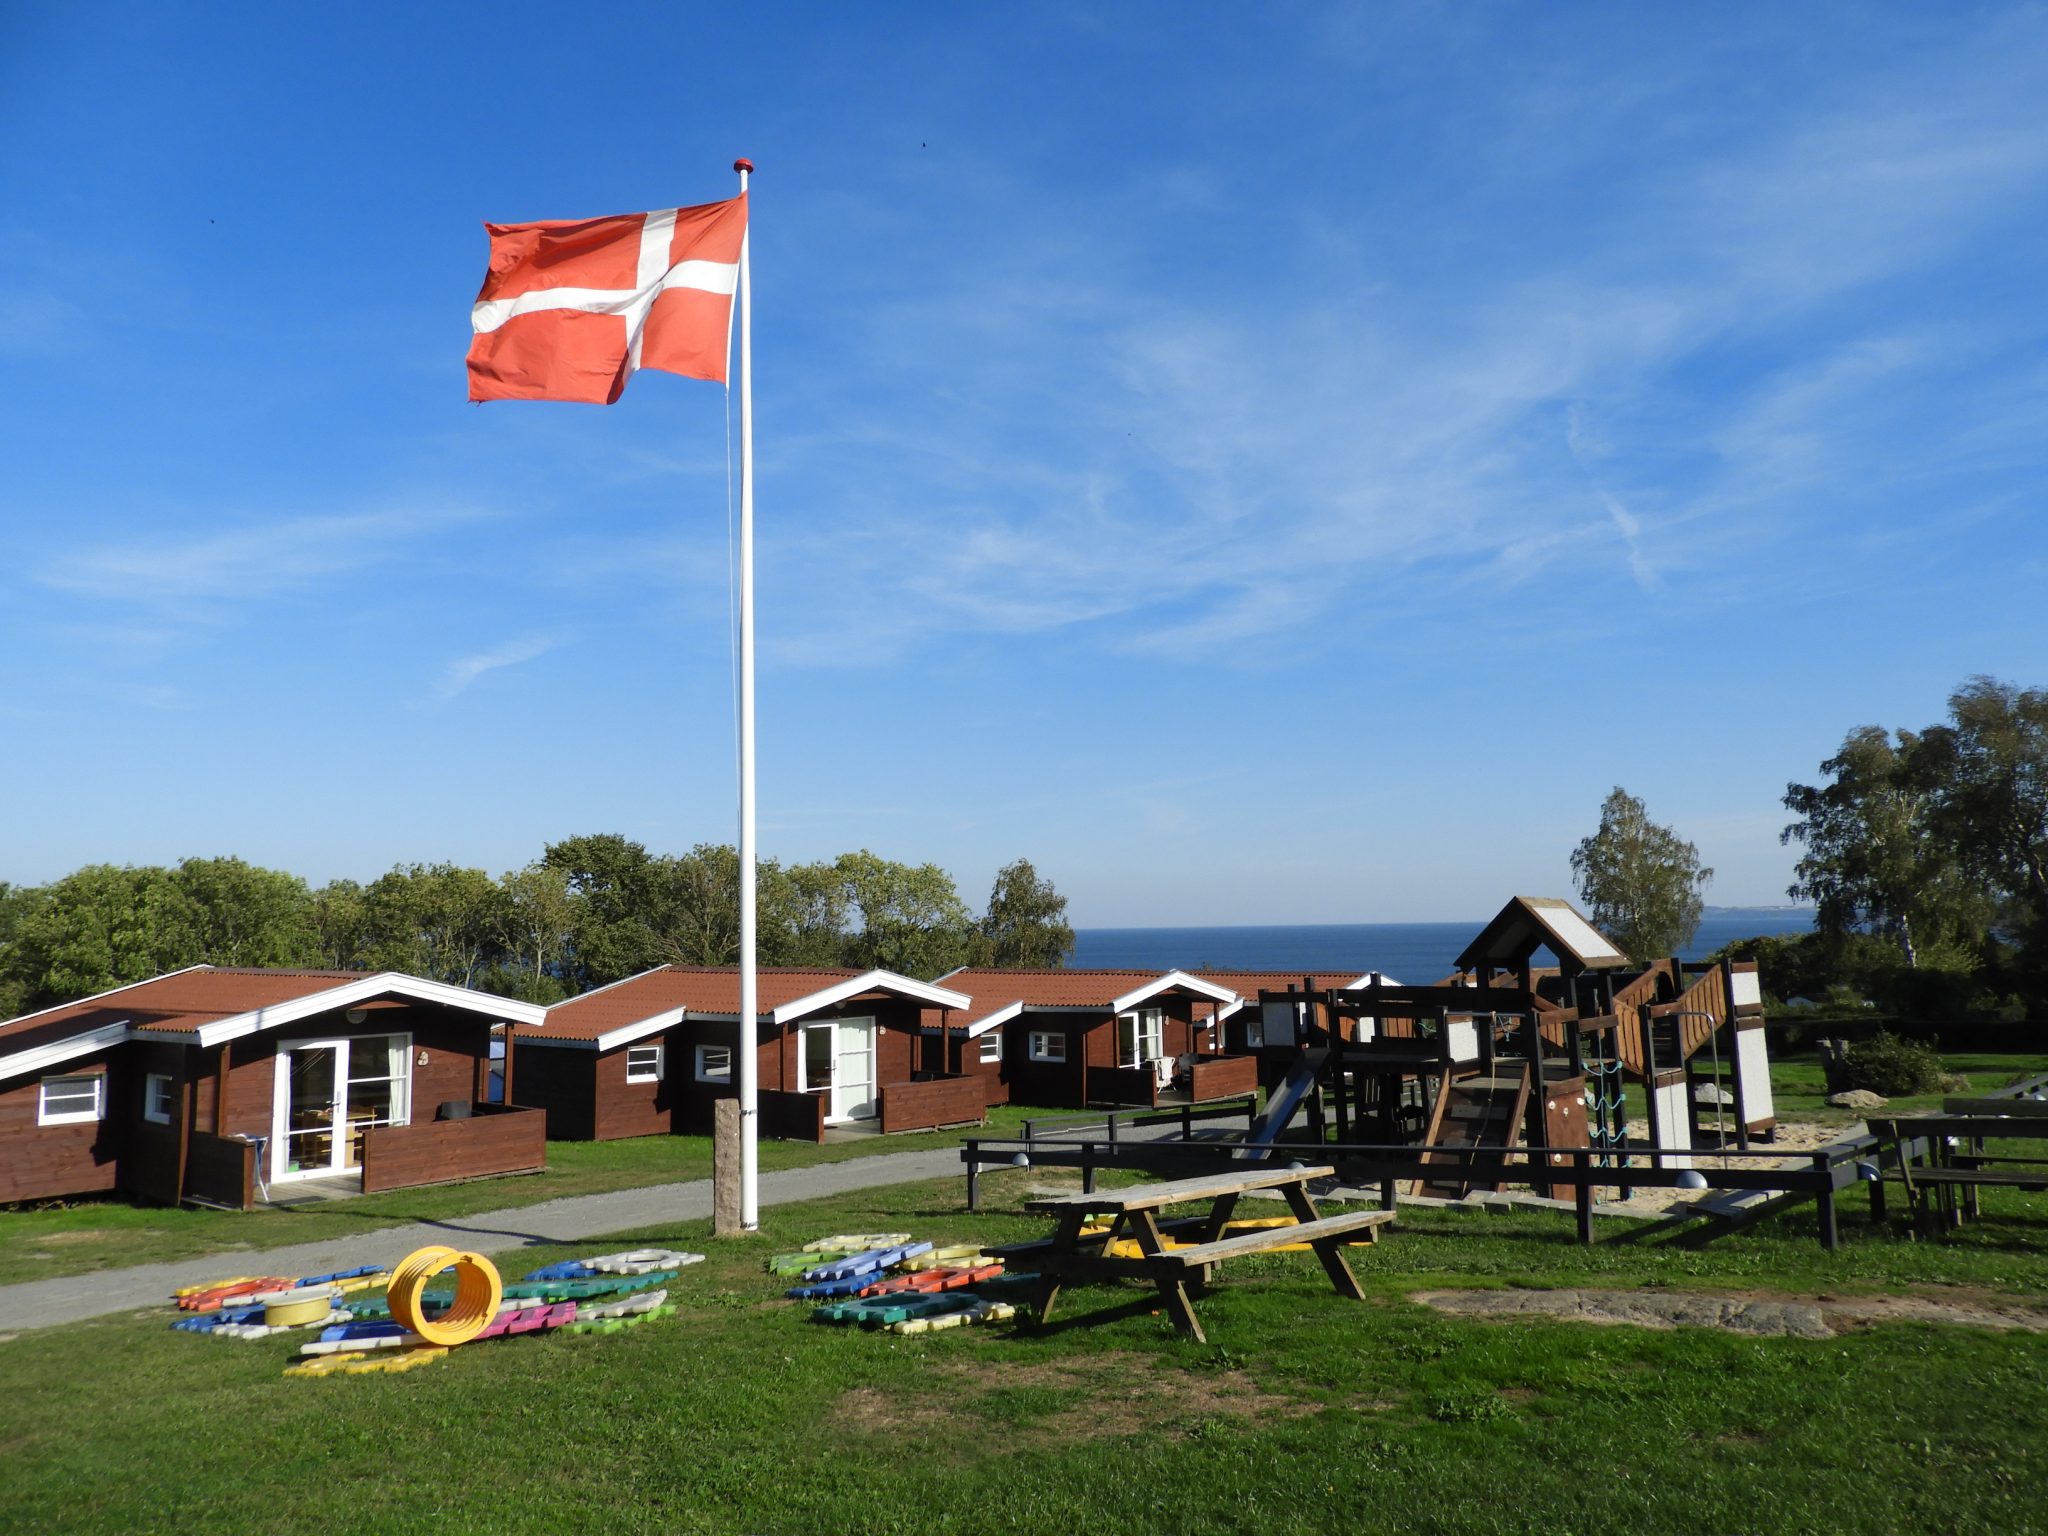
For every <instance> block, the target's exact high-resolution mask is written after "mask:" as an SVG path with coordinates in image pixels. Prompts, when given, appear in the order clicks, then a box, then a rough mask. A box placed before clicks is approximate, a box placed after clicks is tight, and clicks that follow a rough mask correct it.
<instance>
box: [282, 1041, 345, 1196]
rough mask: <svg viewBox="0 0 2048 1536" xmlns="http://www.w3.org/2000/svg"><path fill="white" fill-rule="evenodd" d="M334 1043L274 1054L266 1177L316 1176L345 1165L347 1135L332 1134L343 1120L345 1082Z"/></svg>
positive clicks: (338, 1048)
mask: <svg viewBox="0 0 2048 1536" xmlns="http://www.w3.org/2000/svg"><path fill="white" fill-rule="evenodd" d="M345 1049H346V1047H345V1046H344V1045H342V1043H341V1042H339V1041H336V1042H334V1043H332V1044H328V1045H315V1044H312V1043H311V1042H308V1043H306V1044H303V1045H294V1046H292V1047H291V1048H290V1049H288V1050H280V1051H279V1052H278V1053H277V1088H276V1100H275V1110H274V1113H273V1116H272V1120H273V1124H272V1126H271V1139H270V1177H271V1178H272V1179H273V1180H275V1179H302V1178H317V1177H318V1176H319V1175H321V1174H326V1173H339V1172H340V1171H341V1170H342V1169H343V1168H344V1167H346V1166H347V1165H346V1164H345V1163H344V1162H343V1161H342V1159H343V1158H344V1157H345V1156H346V1155H347V1144H348V1143H347V1138H346V1137H345V1136H340V1135H337V1134H336V1130H337V1128H338V1127H339V1126H340V1124H341V1121H342V1093H341V1090H342V1085H343V1083H345V1082H346V1081H347V1075H346V1068H345V1067H344V1065H343V1061H342V1053H343V1052H344V1050H345Z"/></svg>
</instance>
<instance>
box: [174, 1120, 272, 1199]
mask: <svg viewBox="0 0 2048 1536" xmlns="http://www.w3.org/2000/svg"><path fill="white" fill-rule="evenodd" d="M184 1194H185V1198H186V1199H187V1200H196V1201H198V1202H200V1203H201V1204H203V1205H221V1206H226V1207H227V1208H228V1209H229V1210H231V1211H248V1210H253V1209H255V1206H256V1143H255V1142H253V1141H244V1140H242V1139H241V1138H240V1137H239V1136H215V1135H213V1134H212V1133H210V1132H207V1131H194V1132H193V1133H192V1144H191V1149H190V1151H189V1152H188V1153H187V1155H186V1159H185V1191H184Z"/></svg>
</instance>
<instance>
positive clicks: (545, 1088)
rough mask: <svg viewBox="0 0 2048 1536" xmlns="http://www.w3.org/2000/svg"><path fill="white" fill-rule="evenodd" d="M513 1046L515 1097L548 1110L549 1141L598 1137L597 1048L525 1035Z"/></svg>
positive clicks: (582, 1139) (516, 1101)
mask: <svg viewBox="0 0 2048 1536" xmlns="http://www.w3.org/2000/svg"><path fill="white" fill-rule="evenodd" d="M514 1049H515V1050H517V1051H518V1053H519V1063H518V1065H517V1066H516V1067H514V1068H513V1078H512V1090H513V1093H512V1101H513V1102H514V1103H515V1104H525V1105H528V1106H530V1107H532V1108H534V1109H540V1110H545V1111H546V1112H547V1117H548V1140H550V1141H594V1140H596V1138H597V1052H595V1051H586V1050H584V1049H583V1048H582V1047H580V1046H573V1045H535V1044H534V1043H533V1041H532V1040H531V1039H530V1038H526V1037H522V1038H521V1039H520V1041H519V1044H518V1045H517V1046H515V1047H514Z"/></svg>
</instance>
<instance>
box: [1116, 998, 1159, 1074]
mask: <svg viewBox="0 0 2048 1536" xmlns="http://www.w3.org/2000/svg"><path fill="white" fill-rule="evenodd" d="M1165 1032H1166V1014H1165V1012H1164V1010H1162V1009H1158V1008H1140V1009H1138V1010H1137V1011H1136V1012H1134V1013H1120V1014H1118V1015H1117V1016H1116V1061H1117V1065H1118V1066H1120V1067H1142V1066H1144V1065H1145V1063H1146V1062H1148V1061H1156V1060H1158V1059H1159V1058H1160V1057H1161V1056H1163V1055H1165V1054H1166V1050H1165V1046H1164V1043H1163V1041H1164V1036H1165Z"/></svg>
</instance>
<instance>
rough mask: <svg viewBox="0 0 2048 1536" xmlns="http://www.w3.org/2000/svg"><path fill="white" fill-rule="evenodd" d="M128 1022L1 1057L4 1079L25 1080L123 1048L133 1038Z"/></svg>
mask: <svg viewBox="0 0 2048 1536" xmlns="http://www.w3.org/2000/svg"><path fill="white" fill-rule="evenodd" d="M133 1033H134V1031H133V1030H131V1029H130V1028H129V1027H128V1021H127V1020H126V1019H121V1020H119V1021H118V1022H116V1023H113V1024H102V1025H101V1026H100V1027H99V1028H98V1029H89V1030H87V1031H86V1032H85V1033H84V1034H82V1035H72V1036H70V1037H69V1038H67V1039H63V1040H54V1041H52V1042H51V1043H50V1044H48V1045H38V1046H34V1047H32V1048H31V1049H29V1050H26V1051H16V1052H15V1053H14V1054H13V1055H12V1056H0V1079H6V1078H10V1077H21V1076H24V1075H26V1074H28V1073H31V1072H47V1071H49V1070H50V1068H52V1067H61V1066H63V1065H64V1063H66V1062H67V1061H76V1060H77V1059H78V1058H79V1057H81V1056H90V1055H92V1054H93V1053H94V1052H95V1051H104V1050H106V1049H108V1048H109V1047H111V1046H116V1045H119V1044H120V1043H121V1042H122V1041H124V1040H126V1039H128V1038H129V1037H130V1036H131V1035H133Z"/></svg>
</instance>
